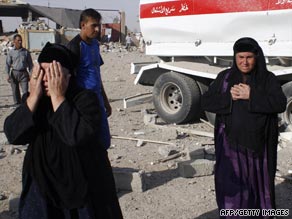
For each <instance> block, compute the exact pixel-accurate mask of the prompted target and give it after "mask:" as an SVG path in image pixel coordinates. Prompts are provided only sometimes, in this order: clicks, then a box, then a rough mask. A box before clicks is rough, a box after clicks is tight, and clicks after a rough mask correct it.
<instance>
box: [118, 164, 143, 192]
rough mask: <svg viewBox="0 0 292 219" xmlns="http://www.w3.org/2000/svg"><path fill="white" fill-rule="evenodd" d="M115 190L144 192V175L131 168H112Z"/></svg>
mask: <svg viewBox="0 0 292 219" xmlns="http://www.w3.org/2000/svg"><path fill="white" fill-rule="evenodd" d="M113 174H114V178H115V183H116V188H117V190H122V191H133V192H144V191H145V190H146V183H145V173H144V171H141V170H140V171H138V170H135V169H131V168H113Z"/></svg>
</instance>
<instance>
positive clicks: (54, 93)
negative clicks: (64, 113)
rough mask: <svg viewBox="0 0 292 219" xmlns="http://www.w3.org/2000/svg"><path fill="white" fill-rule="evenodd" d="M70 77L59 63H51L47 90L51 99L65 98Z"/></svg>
mask: <svg viewBox="0 0 292 219" xmlns="http://www.w3.org/2000/svg"><path fill="white" fill-rule="evenodd" d="M70 77H71V75H70V74H69V71H68V70H67V69H66V68H63V67H62V66H61V64H60V63H59V62H56V61H53V62H52V63H51V64H50V67H49V73H48V89H49V92H50V96H51V97H52V98H58V97H65V93H66V91H67V88H68V85H69V80H70Z"/></svg>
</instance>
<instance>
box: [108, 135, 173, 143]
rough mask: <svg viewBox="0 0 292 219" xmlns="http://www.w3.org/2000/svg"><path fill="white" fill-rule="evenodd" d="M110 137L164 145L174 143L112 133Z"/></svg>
mask: <svg viewBox="0 0 292 219" xmlns="http://www.w3.org/2000/svg"><path fill="white" fill-rule="evenodd" d="M111 138H112V139H121V140H130V141H140V142H149V143H155V144H165V145H175V144H174V143H171V142H163V141H154V140H148V139H140V138H129V137H121V136H116V135H112V136H111Z"/></svg>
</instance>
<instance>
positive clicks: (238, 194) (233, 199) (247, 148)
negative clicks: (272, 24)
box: [202, 37, 286, 219]
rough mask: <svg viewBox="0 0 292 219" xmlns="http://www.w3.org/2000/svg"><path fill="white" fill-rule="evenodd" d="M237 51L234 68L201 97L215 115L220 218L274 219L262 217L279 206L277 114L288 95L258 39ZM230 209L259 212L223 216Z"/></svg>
mask: <svg viewBox="0 0 292 219" xmlns="http://www.w3.org/2000/svg"><path fill="white" fill-rule="evenodd" d="M233 50H234V62H233V66H232V67H231V68H230V69H227V70H224V71H222V72H220V73H219V75H218V77H217V78H216V79H215V81H214V82H213V83H212V84H211V85H210V87H209V90H208V91H207V92H206V93H205V94H204V95H203V98H202V107H203V109H204V110H206V111H209V112H213V113H216V122H215V150H216V165H215V190H216V200H217V204H218V208H219V212H220V213H222V214H221V216H220V218H228V219H231V218H269V216H264V215H262V213H263V212H264V211H265V209H275V208H276V206H275V188H274V178H275V172H276V163H277V162H276V161H277V143H278V118H277V114H278V113H280V112H283V111H285V108H286V97H285V95H284V94H283V92H282V89H281V86H280V84H279V82H278V81H277V78H276V77H275V75H274V74H273V73H271V72H269V71H268V70H267V67H266V63H265V58H264V54H263V51H262V49H261V47H260V46H259V44H258V43H257V42H256V41H255V40H254V39H252V38H248V37H245V38H241V39H239V40H237V41H236V42H235V44H234V47H233ZM225 209H234V210H236V209H258V211H257V212H259V214H258V215H257V214H256V213H255V216H254V217H252V216H247V217H242V216H239V215H237V216H236V215H235V214H234V215H233V216H224V215H223V213H225V212H224V210H225Z"/></svg>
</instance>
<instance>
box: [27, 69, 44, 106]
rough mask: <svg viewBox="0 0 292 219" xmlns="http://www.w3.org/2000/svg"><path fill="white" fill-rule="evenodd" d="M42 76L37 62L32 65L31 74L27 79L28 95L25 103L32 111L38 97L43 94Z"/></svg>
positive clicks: (42, 72) (42, 73)
mask: <svg viewBox="0 0 292 219" xmlns="http://www.w3.org/2000/svg"><path fill="white" fill-rule="evenodd" d="M43 77H44V71H43V70H42V69H41V67H40V65H39V64H36V65H34V67H33V70H32V74H31V77H30V80H29V97H28V99H27V105H28V107H29V109H30V110H31V111H32V112H34V111H35V109H36V106H37V103H38V101H39V99H40V98H41V97H42V95H43V89H42V81H43Z"/></svg>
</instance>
